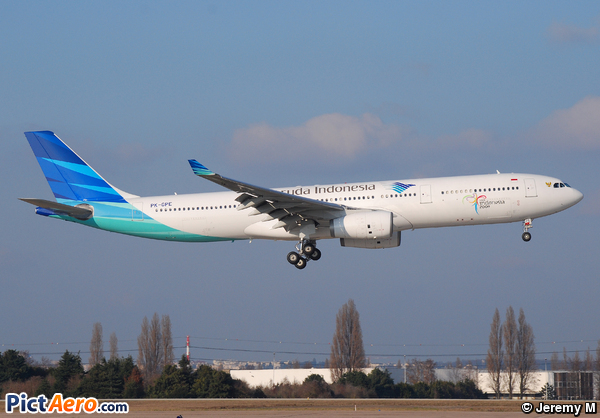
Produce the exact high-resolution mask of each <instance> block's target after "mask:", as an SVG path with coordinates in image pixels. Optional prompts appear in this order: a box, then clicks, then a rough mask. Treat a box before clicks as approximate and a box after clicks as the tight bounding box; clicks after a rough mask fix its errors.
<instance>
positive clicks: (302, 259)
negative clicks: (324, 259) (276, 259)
mask: <svg viewBox="0 0 600 418" xmlns="http://www.w3.org/2000/svg"><path fill="white" fill-rule="evenodd" d="M296 250H297V251H298V252H296V251H291V252H290V253H288V255H287V261H288V263H290V264H293V265H294V266H296V268H297V269H299V270H302V269H303V268H305V267H306V264H307V263H308V261H309V260H313V261H317V260H318V259H320V258H321V250H319V249H318V248H317V243H316V242H315V241H310V240H302V241H300V242H299V243H298V244H297V245H296Z"/></svg>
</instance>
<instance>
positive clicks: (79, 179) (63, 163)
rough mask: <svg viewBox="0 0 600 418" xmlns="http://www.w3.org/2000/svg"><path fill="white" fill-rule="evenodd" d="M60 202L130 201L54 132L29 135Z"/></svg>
mask: <svg viewBox="0 0 600 418" xmlns="http://www.w3.org/2000/svg"><path fill="white" fill-rule="evenodd" d="M25 136H26V137H27V140H28V141H29V145H30V146H31V149H32V150H33V153H34V154H35V156H36V158H37V160H38V163H39V164H40V167H41V168H42V171H43V172H44V175H45V176H46V180H48V184H49V185H50V188H51V189H52V192H53V193H54V197H56V200H58V201H59V202H60V201H64V200H70V201H73V200H77V201H109V202H126V200H125V199H124V198H123V195H127V196H128V197H129V196H133V195H129V194H128V193H125V192H122V191H121V190H119V189H117V188H115V187H113V186H111V185H110V184H109V183H108V182H107V181H106V180H104V179H103V178H102V177H101V176H100V175H99V174H98V173H96V171H94V169H93V168H92V167H90V166H89V165H87V164H86V162H85V161H83V160H82V159H81V158H80V157H79V156H78V155H77V154H76V153H75V152H74V151H73V150H72V149H71V148H69V147H68V145H67V144H65V143H64V142H63V141H61V139H60V138H59V137H57V136H56V135H55V134H54V132H50V131H38V132H25Z"/></svg>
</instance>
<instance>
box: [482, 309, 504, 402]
mask: <svg viewBox="0 0 600 418" xmlns="http://www.w3.org/2000/svg"><path fill="white" fill-rule="evenodd" d="M490 328H491V330H490V348H489V349H488V353H487V357H486V363H487V370H488V372H489V373H490V384H491V386H492V389H493V390H494V393H495V394H496V398H498V399H500V391H501V383H502V382H501V381H500V376H501V373H502V365H503V360H504V349H503V348H502V324H501V323H500V312H498V308H496V312H495V313H494V317H493V319H492V325H491V327H490Z"/></svg>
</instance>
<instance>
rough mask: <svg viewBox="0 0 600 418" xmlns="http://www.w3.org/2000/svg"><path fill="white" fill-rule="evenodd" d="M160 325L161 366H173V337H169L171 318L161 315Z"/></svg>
mask: <svg viewBox="0 0 600 418" xmlns="http://www.w3.org/2000/svg"><path fill="white" fill-rule="evenodd" d="M160 325H161V341H162V351H163V355H162V357H163V365H164V366H166V365H167V364H173V362H174V356H173V337H172V336H171V318H169V315H163V316H162V318H161V320H160Z"/></svg>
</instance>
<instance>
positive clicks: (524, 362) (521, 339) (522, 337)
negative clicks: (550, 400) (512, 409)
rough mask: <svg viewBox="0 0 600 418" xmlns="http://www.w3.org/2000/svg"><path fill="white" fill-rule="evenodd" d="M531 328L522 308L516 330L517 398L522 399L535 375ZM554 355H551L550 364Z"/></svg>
mask: <svg viewBox="0 0 600 418" xmlns="http://www.w3.org/2000/svg"><path fill="white" fill-rule="evenodd" d="M534 339H535V337H534V335H533V328H531V325H529V324H528V323H527V321H526V320H525V312H523V308H521V309H520V311H519V327H518V329H517V374H518V379H519V397H520V398H521V399H523V394H524V393H525V391H527V390H528V389H529V384H530V383H532V382H531V380H532V379H533V376H534V373H535V368H536V367H535V342H534ZM555 355H556V360H558V354H556V353H552V359H551V362H553V361H554V360H553V359H554V357H555Z"/></svg>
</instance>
